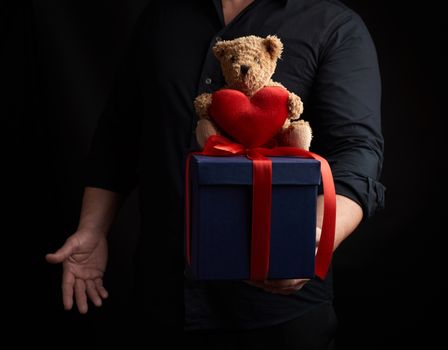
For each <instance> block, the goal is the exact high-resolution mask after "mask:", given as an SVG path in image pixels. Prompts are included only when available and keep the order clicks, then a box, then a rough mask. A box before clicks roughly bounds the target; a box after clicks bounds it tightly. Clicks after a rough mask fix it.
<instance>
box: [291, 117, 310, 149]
mask: <svg viewBox="0 0 448 350" xmlns="http://www.w3.org/2000/svg"><path fill="white" fill-rule="evenodd" d="M285 136H286V138H287V140H286V143H287V144H288V145H289V146H292V147H298V148H302V149H304V150H307V151H308V150H309V149H310V145H311V139H312V138H313V134H312V132H311V127H310V124H309V123H308V122H306V121H304V120H298V121H296V122H293V123H291V125H290V126H289V130H288V131H287V132H286V135H285Z"/></svg>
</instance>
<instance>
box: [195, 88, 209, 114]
mask: <svg viewBox="0 0 448 350" xmlns="http://www.w3.org/2000/svg"><path fill="white" fill-rule="evenodd" d="M211 104H212V94H208V93H204V94H201V95H199V96H198V97H196V98H195V100H194V109H195V111H196V114H197V115H198V117H199V119H209V115H208V109H209V108H210V105H211Z"/></svg>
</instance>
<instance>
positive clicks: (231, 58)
mask: <svg viewBox="0 0 448 350" xmlns="http://www.w3.org/2000/svg"><path fill="white" fill-rule="evenodd" d="M237 60H238V58H237V57H236V56H231V57H230V62H232V63H235V62H236V61H237Z"/></svg>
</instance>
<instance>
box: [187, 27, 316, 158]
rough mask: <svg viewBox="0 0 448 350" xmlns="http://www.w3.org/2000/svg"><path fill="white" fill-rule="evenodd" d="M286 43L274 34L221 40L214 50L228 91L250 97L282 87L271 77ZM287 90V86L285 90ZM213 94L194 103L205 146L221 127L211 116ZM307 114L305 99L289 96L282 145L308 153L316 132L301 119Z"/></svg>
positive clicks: (200, 139) (200, 140)
mask: <svg viewBox="0 0 448 350" xmlns="http://www.w3.org/2000/svg"><path fill="white" fill-rule="evenodd" d="M282 51H283V44H282V42H281V41H280V39H279V38H278V37H276V36H274V35H269V36H267V37H266V38H261V37H257V36H253V35H251V36H245V37H240V38H237V39H234V40H224V41H220V42H218V43H217V44H215V46H214V47H213V53H214V55H215V56H216V58H217V59H218V60H219V62H220V64H221V69H222V73H223V76H224V78H225V80H226V84H227V85H226V88H228V89H236V90H239V91H241V92H243V93H244V94H246V95H247V96H249V97H252V96H253V95H254V94H255V93H256V92H257V91H258V90H260V89H261V88H263V87H265V86H280V87H283V85H281V84H280V83H277V82H274V81H272V79H271V77H272V75H273V74H274V72H275V68H276V67H277V60H278V59H279V58H280V57H281V54H282ZM283 88H284V87H283ZM211 103H212V94H208V93H205V94H201V95H199V96H198V97H197V98H196V99H195V101H194V107H195V110H196V113H197V115H198V117H199V122H198V125H197V127H196V138H197V140H198V143H199V145H200V146H201V147H203V146H204V143H205V141H206V140H207V138H208V137H209V136H211V135H214V134H219V131H218V128H217V126H216V125H215V123H213V122H212V121H211V120H210V118H209V114H208V109H209V107H210V105H211ZM302 112H303V104H302V100H301V99H300V97H299V96H297V95H296V94H294V93H292V92H289V93H288V119H287V120H286V122H285V124H284V125H283V127H282V130H281V131H280V133H279V135H278V136H277V140H278V141H279V142H280V144H281V145H282V146H293V147H299V148H303V149H306V150H308V149H309V146H310V143H311V138H312V133H311V128H310V126H309V124H308V123H307V122H305V121H302V120H300V121H299V120H297V119H299V118H300V115H301V114H302Z"/></svg>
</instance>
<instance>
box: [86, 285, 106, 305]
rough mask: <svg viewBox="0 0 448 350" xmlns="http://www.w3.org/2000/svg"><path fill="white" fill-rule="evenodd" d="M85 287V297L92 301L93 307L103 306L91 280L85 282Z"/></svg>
mask: <svg viewBox="0 0 448 350" xmlns="http://www.w3.org/2000/svg"><path fill="white" fill-rule="evenodd" d="M86 287H87V295H88V296H89V299H90V300H91V301H92V303H93V304H94V305H95V306H97V307H100V306H101V305H102V304H103V302H102V300H101V297H100V295H99V294H98V291H97V289H96V285H95V282H93V281H92V280H87V281H86Z"/></svg>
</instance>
